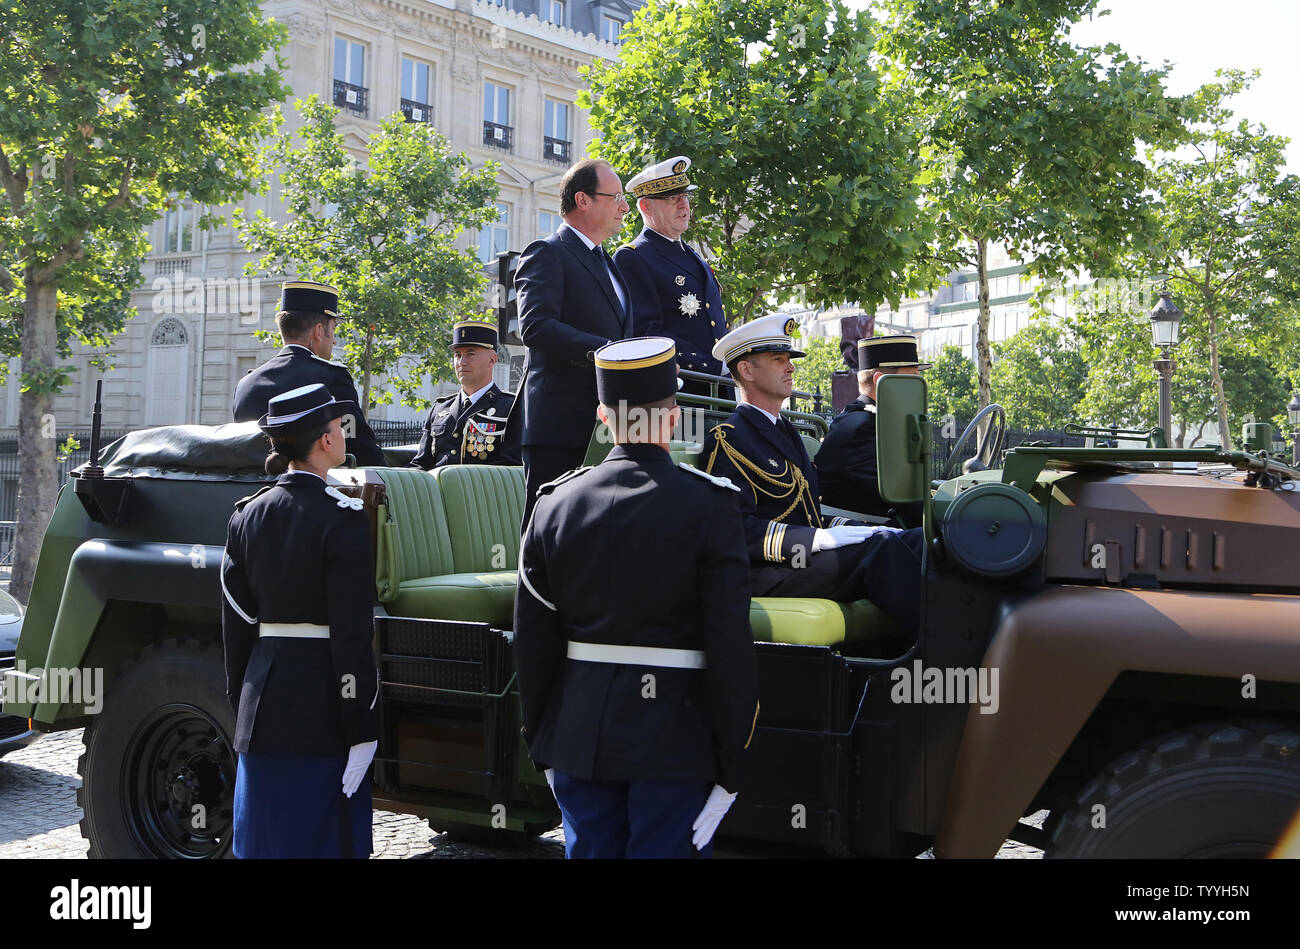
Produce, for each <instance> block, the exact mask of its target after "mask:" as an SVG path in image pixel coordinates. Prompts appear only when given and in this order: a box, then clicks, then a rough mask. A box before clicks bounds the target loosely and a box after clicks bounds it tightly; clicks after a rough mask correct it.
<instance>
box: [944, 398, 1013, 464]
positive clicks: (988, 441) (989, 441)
mask: <svg viewBox="0 0 1300 949" xmlns="http://www.w3.org/2000/svg"><path fill="white" fill-rule="evenodd" d="M990 415H991V416H993V419H992V421H991V422H990V423H989V428H988V431H987V432H985V433H984V437H983V438H982V439H980V440H979V443H978V445H977V446H976V448H975V457H974V458H972V459H970V461H969V462H967V464H968V465H969V466H970V467H968V468H967V467H965V466H963V471H987V470H988V469H989V468H991V467H993V462H994V460H995V459H996V458H997V457H998V453H999V452H1000V451H1002V443H1003V442H1004V441H1006V438H1007V413H1006V412H1005V411H1004V410H1003V408H1002V406H1000V405H998V404H997V403H996V402H993V403H990V404H989V405H986V406H984V408H982V409H980V410H979V411H978V412H977V413H975V417H974V418H973V419H971V420H970V424H969V425H967V426H966V431H964V432H962V433H961V438H959V439H957V444H955V445H953V446H952V453H951V454H949V455H948V463H947V464H946V465H944V467H943V474H941V475H940V476H939V480H940V481H947V480H948V479H949V478H951V477H952V476H953V475H954V474H956V472H955V470H954V469H955V468H956V467H957V458H958V456H959V455H960V454H961V449H962V446H963V445H965V444H966V443H967V442H968V441H970V440H971V436H973V435H974V434H975V433H976V432H978V431H979V425H980V422H982V421H983V420H984V419H985V418H986V417H988V416H990Z"/></svg>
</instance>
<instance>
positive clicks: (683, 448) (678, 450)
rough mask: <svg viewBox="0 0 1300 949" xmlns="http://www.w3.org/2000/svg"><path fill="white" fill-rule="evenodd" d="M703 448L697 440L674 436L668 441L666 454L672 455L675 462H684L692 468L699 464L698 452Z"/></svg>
mask: <svg viewBox="0 0 1300 949" xmlns="http://www.w3.org/2000/svg"><path fill="white" fill-rule="evenodd" d="M703 448H704V446H703V445H701V444H700V443H699V442H688V441H682V440H681V439H677V438H674V439H673V440H672V441H671V442H669V443H668V454H670V455H672V456H673V461H674V462H675V463H677V464H681V463H682V462H685V463H686V464H688V465H690V466H691V467H692V468H698V467H699V466H700V452H701V450H702V449H703Z"/></svg>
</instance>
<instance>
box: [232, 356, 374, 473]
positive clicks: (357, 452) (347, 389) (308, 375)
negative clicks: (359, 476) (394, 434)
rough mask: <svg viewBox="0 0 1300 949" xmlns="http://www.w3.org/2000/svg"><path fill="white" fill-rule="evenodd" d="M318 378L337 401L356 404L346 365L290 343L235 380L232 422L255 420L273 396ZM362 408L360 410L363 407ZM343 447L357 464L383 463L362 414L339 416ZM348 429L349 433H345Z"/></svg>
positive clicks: (264, 411) (355, 389) (316, 380)
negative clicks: (343, 439) (345, 444)
mask: <svg viewBox="0 0 1300 949" xmlns="http://www.w3.org/2000/svg"><path fill="white" fill-rule="evenodd" d="M316 382H319V383H321V384H322V385H323V386H325V388H327V389H329V391H330V395H332V396H334V398H335V399H337V400H338V401H340V402H354V403H357V404H358V407H360V401H361V400H360V398H359V397H358V396H357V387H356V386H355V385H353V384H352V374H351V373H350V372H348V370H347V367H346V366H343V365H341V364H339V363H336V362H330V361H329V360H328V359H321V358H320V357H319V356H317V355H315V354H313V353H312V351H311V350H310V349H308V348H307V347H306V346H300V345H298V344H297V343H291V344H289V345H288V346H285V347H284V348H283V349H281V350H280V351H279V352H278V353H276V354H275V355H274V356H272V357H271V358H270V359H268V360H267V361H266V362H264V363H262V365H260V366H258V367H257V368H256V369H254V370H252V371H251V372H249V373H248V374H247V375H245V376H244V378H242V379H240V380H239V382H237V383H236V384H235V398H234V405H233V406H232V409H231V411H232V414H233V415H234V419H235V421H236V422H256V421H257V420H258V419H260V418H261V417H262V416H263V415H265V414H266V404H267V403H268V402H270V401H271V399H272V398H273V397H274V396H277V395H281V394H283V393H285V392H291V391H293V390H294V389H298V388H301V387H302V386H309V385H311V384H312V383H316ZM363 411H364V410H363ZM343 426H344V427H343V434H344V436H345V438H346V439H347V451H348V454H350V455H352V457H353V458H355V459H356V460H357V464H358V465H382V464H384V452H383V449H381V448H380V447H379V441H378V440H377V439H376V438H375V433H374V432H373V431H372V430H371V428H370V425H369V423H367V422H366V419H365V416H364V415H358V416H356V417H355V418H354V417H351V416H346V415H345V416H344V417H343ZM349 432H350V433H351V434H350V435H349Z"/></svg>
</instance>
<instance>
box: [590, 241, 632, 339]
mask: <svg viewBox="0 0 1300 949" xmlns="http://www.w3.org/2000/svg"><path fill="white" fill-rule="evenodd" d="M591 252H592V253H593V254H595V255H596V260H597V261H598V263H597V264H596V266H598V267H599V268H600V272H601V273H603V274H604V275H605V283H606V285H607V286H608V287H609V289H610V290H612V291H613V292H614V302H615V303H617V302H618V288H617V287H616V286H614V269H613V268H612V267H610V266H609V264H608V261H609V255H608V254H606V253H605V248H603V247H601V246H600V245H599V244H595V245H593V246H592V248H591ZM618 325H619V326H621V327H622V328H623V329H627V320H626V313H625V312H624V311H623V310H622V308H620V312H619V314H618Z"/></svg>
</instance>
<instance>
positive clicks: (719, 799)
mask: <svg viewBox="0 0 1300 949" xmlns="http://www.w3.org/2000/svg"><path fill="white" fill-rule="evenodd" d="M735 800H736V795H734V794H732V793H731V792H730V791H728V790H727V789H726V788H724V787H723V786H722V785H721V784H715V785H713V790H712V791H710V792H709V799H708V800H707V801H705V802H704V810H702V811H700V816H699V817H697V818H695V823H693V824H691V830H693V831H695V833H694V834H692V835H691V843H693V844H695V849H696V850H703V849H704V848H705V847H707V846H708V845H709V841H710V840H712V839H713V834H714V833H715V832H716V831H717V829H718V825H719V824H721V823H722V818H724V817H726V816H727V811H729V810H731V805H732V804H733V803H734V802H735Z"/></svg>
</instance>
